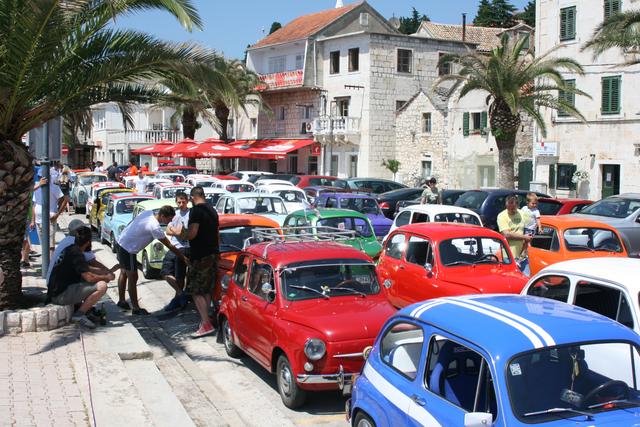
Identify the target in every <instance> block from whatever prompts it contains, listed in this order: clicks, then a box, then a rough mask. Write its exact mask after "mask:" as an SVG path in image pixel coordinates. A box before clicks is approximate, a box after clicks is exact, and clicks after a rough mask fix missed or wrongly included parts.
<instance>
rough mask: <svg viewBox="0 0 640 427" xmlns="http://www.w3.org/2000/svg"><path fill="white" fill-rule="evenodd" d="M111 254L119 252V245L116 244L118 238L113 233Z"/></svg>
mask: <svg viewBox="0 0 640 427" xmlns="http://www.w3.org/2000/svg"><path fill="white" fill-rule="evenodd" d="M111 252H113V253H114V254H115V253H116V252H118V243H116V238H115V236H114V235H113V233H111Z"/></svg>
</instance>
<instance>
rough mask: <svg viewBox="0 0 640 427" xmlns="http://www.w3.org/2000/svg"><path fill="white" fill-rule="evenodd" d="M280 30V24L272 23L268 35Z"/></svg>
mask: <svg viewBox="0 0 640 427" xmlns="http://www.w3.org/2000/svg"><path fill="white" fill-rule="evenodd" d="M280 28H282V24H281V23H279V22H278V21H274V22H273V24H271V29H270V30H269V34H273V33H275V32H276V31H278V30H279V29H280Z"/></svg>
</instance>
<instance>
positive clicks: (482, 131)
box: [480, 111, 489, 135]
mask: <svg viewBox="0 0 640 427" xmlns="http://www.w3.org/2000/svg"><path fill="white" fill-rule="evenodd" d="M487 133H489V132H488V129H487V112H486V111H483V112H482V113H480V134H481V135H486V134H487Z"/></svg>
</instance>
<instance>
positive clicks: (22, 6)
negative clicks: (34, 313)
mask: <svg viewBox="0 0 640 427" xmlns="http://www.w3.org/2000/svg"><path fill="white" fill-rule="evenodd" d="M150 9H158V10H163V11H166V12H168V13H170V14H172V15H173V16H174V17H175V18H177V19H178V21H179V22H180V23H181V24H182V26H183V27H185V28H186V29H188V30H191V29H192V28H193V27H194V26H195V27H199V28H201V27H202V22H201V20H200V17H199V16H198V14H197V12H196V10H195V8H194V6H193V4H192V2H191V0H118V1H113V0H65V1H52V0H47V1H40V0H0V64H2V65H0V179H1V181H0V268H1V269H2V270H3V271H4V274H5V281H4V283H3V284H0V310H3V309H7V308H14V307H17V306H19V305H20V304H21V300H22V298H21V295H22V292H21V283H22V276H21V273H20V269H19V262H20V259H19V258H20V256H19V253H20V247H21V245H22V240H23V238H24V233H25V226H24V224H26V219H27V209H28V208H29V198H30V193H31V191H32V189H33V176H34V169H33V166H32V160H33V159H32V156H31V154H30V153H29V151H28V149H27V147H26V146H25V145H24V144H22V142H21V137H22V136H23V135H24V134H25V133H27V132H28V131H30V130H31V129H34V128H36V127H38V126H40V125H42V124H43V123H45V122H47V121H48V120H50V119H52V118H55V117H58V116H67V115H69V114H72V113H75V112H78V111H83V110H86V109H88V108H89V107H90V106H92V105H94V104H98V103H102V102H118V103H121V105H126V104H129V103H134V102H144V103H146V102H150V101H153V100H155V99H157V97H158V96H159V95H160V92H159V91H158V90H157V89H156V88H154V87H151V86H150V85H149V84H148V83H146V82H150V81H154V80H157V79H160V78H166V77H168V76H170V75H174V74H176V73H182V72H185V66H186V64H190V63H198V62H200V61H202V60H206V59H207V58H209V57H210V52H209V51H208V50H205V49H202V48H198V47H196V46H194V45H190V44H173V43H165V42H162V41H160V40H157V39H155V38H153V37H151V36H149V35H147V34H144V33H141V32H136V31H131V30H117V29H114V28H113V26H112V25H111V23H112V21H113V20H114V19H115V18H116V17H119V16H124V15H130V14H134V13H139V12H143V11H146V10H150ZM16 224H19V226H16Z"/></svg>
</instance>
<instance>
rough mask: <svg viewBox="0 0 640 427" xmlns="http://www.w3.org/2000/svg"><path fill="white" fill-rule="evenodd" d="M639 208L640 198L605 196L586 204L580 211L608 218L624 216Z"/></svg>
mask: <svg viewBox="0 0 640 427" xmlns="http://www.w3.org/2000/svg"><path fill="white" fill-rule="evenodd" d="M638 208H640V200H637V199H625V198H622V197H607V198H606V199H602V200H599V201H597V202H595V203H594V204H592V205H589V206H586V207H585V208H584V209H583V210H582V213H584V214H589V215H598V216H606V217H610V218H625V217H627V216H629V215H631V214H632V213H633V212H635V211H636V210H637V209H638Z"/></svg>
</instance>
